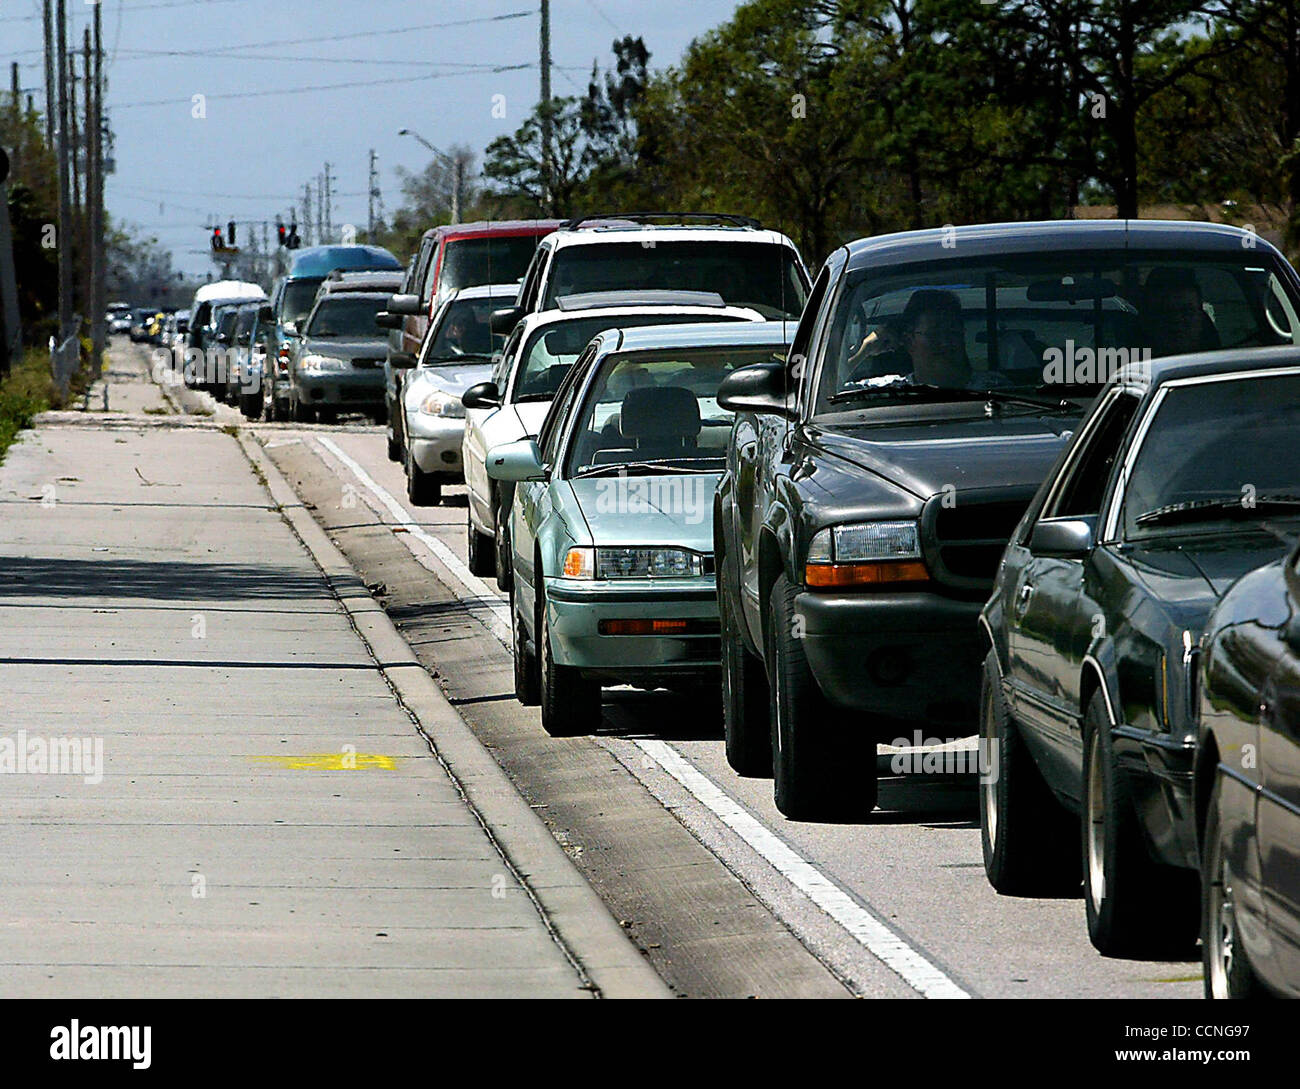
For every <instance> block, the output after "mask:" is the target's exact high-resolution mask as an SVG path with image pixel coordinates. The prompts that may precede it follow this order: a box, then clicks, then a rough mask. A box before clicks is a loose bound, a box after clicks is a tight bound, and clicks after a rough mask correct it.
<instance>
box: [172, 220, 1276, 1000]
mask: <svg viewBox="0 0 1300 1089" xmlns="http://www.w3.org/2000/svg"><path fill="white" fill-rule="evenodd" d="M209 287H210V289H211V290H209V289H204V290H208V295H207V296H206V297H205V298H203V299H199V298H198V297H196V301H195V306H194V307H193V308H192V310H191V313H190V315H189V317H190V331H189V336H190V339H191V343H192V344H197V345H200V346H203V345H205V344H211V345H214V346H217V347H219V348H229V349H232V350H233V351H234V353H235V355H234V358H235V363H234V364H233V367H232V368H231V370H228V371H227V372H226V374H225V375H224V376H223V378H224V382H225V385H224V386H223V387H222V389H223V391H224V392H225V393H226V394H227V395H228V396H229V397H231V398H232V399H234V402H235V403H238V404H239V406H240V408H241V409H242V410H243V411H244V412H245V414H246V415H250V416H253V415H257V414H262V415H265V417H266V418H268V419H286V418H293V419H296V420H298V421H301V422H310V421H312V420H322V421H328V420H330V419H333V418H336V416H337V414H338V413H340V412H344V411H359V412H364V413H366V414H367V415H370V416H372V417H373V418H374V419H376V420H383V419H386V420H387V424H388V430H387V436H386V439H387V446H388V455H389V457H390V458H392V459H393V460H395V461H400V462H401V463H402V465H403V468H404V471H405V476H406V484H407V494H408V497H409V498H410V500H411V502H412V503H413V504H415V505H417V506H421V505H428V504H435V503H438V502H440V500H441V497H442V489H443V486H444V485H446V484H448V483H453V482H459V481H461V480H464V482H465V483H466V485H467V491H468V504H467V513H466V533H467V543H468V556H469V564H470V567H471V569H472V571H473V572H474V573H475V574H477V575H479V576H482V577H492V576H495V578H496V580H497V584H498V586H499V587H500V588H501V589H502V590H504V591H507V592H508V593H509V595H510V614H511V618H512V634H513V640H512V642H513V657H514V675H515V694H516V696H517V698H518V699H519V700H520V701H521V702H523V703H525V704H528V705H540V708H541V721H542V725H543V727H544V728H545V729H546V730H547V731H548V732H549V733H551V734H554V735H557V736H564V735H572V734H578V733H584V732H590V731H592V730H594V729H595V728H596V727H597V725H598V724H599V722H600V715H601V698H602V697H601V692H602V688H603V687H606V686H611V685H625V684H626V685H633V686H638V687H645V688H670V689H675V690H679V691H684V692H688V693H691V694H693V695H697V696H698V695H704V696H705V697H707V699H708V700H709V701H710V702H711V703H716V705H717V707H718V712H719V716H720V718H721V720H722V726H723V732H724V736H725V746H726V755H727V759H728V762H729V763H730V765H731V766H732V767H733V768H734V769H735V770H736V771H737V772H738V773H739V774H741V775H746V776H771V777H772V779H773V795H774V800H775V802H776V805H777V807H778V809H779V810H780V811H781V812H782V813H783V814H785V815H786V816H787V817H789V818H791V819H797V820H837V821H846V820H848V821H852V820H866V819H868V817H869V814H870V813H871V811H872V810H873V809H874V807H875V805H876V802H877V791H878V781H877V780H878V777H877V751H878V747H879V745H880V744H881V743H882V742H886V741H889V740H890V739H892V738H897V737H899V736H906V735H907V734H908V733H909V732H911V731H912V729H913V728H923V729H924V731H925V733H927V734H930V733H934V732H936V731H940V732H946V733H947V734H948V735H949V736H950V737H952V738H960V737H963V736H969V735H971V734H977V738H978V745H979V747H980V750H981V753H982V755H983V756H984V758H985V761H984V763H983V764H982V765H981V766H987V767H988V768H989V769H990V771H991V773H989V774H984V775H981V783H980V791H979V797H980V803H979V804H980V823H981V840H982V847H983V856H984V865H985V871H986V873H987V876H988V879H989V881H990V883H991V884H992V885H993V887H994V888H996V889H997V890H998V891H999V892H1001V893H1004V894H1007V895H1043V894H1067V895H1078V894H1079V893H1080V892H1082V898H1083V900H1084V905H1085V917H1086V922H1087V927H1088V932H1089V936H1090V938H1091V940H1092V941H1093V943H1094V944H1095V945H1096V947H1097V948H1098V949H1099V950H1101V951H1102V952H1103V953H1106V954H1108V955H1126V956H1167V955H1180V954H1182V953H1183V952H1185V951H1186V950H1188V949H1189V948H1190V947H1192V946H1193V944H1194V942H1195V940H1196V939H1197V937H1198V936H1199V938H1200V941H1201V947H1202V958H1203V961H1204V965H1205V979H1206V991H1207V994H1209V995H1211V996H1215V997H1224V996H1234V995H1243V994H1250V993H1255V992H1256V991H1258V990H1260V989H1264V990H1267V991H1268V992H1270V993H1284V994H1300V884H1298V883H1297V877H1296V875H1297V874H1300V699H1297V696H1296V692H1297V691H1300V688H1297V683H1300V620H1297V619H1296V617H1297V615H1300V614H1297V612H1296V608H1297V599H1300V553H1298V552H1297V544H1298V542H1300V521H1297V519H1300V463H1297V462H1296V460H1295V456H1294V455H1293V454H1292V453H1291V446H1290V444H1288V442H1287V441H1286V440H1287V438H1288V437H1289V436H1290V435H1293V434H1295V433H1296V428H1295V424H1296V423H1300V347H1297V345H1300V277H1297V275H1296V273H1295V272H1294V270H1293V269H1292V268H1291V266H1290V265H1289V264H1288V263H1287V262H1286V261H1285V259H1284V258H1283V257H1282V256H1281V255H1280V254H1279V253H1278V252H1277V251H1276V250H1275V249H1274V248H1273V247H1271V246H1269V245H1268V244H1267V243H1265V242H1263V241H1262V240H1260V239H1258V238H1257V237H1256V236H1254V235H1253V234H1251V233H1250V232H1246V231H1239V230H1236V229H1233V228H1228V227H1222V226H1213V225H1207V224H1189V223H1154V222H1137V221H1132V222H1098V221H1091V222H1085V221H1077V222H1076V221H1071V222H1055V223H1038V224H1010V225H985V226H975V227H965V228H951V227H947V228H944V229H942V230H934V231H914V232H908V233H905V234H898V235H889V236H884V237H879V238H870V239H863V240H860V241H857V242H853V243H850V244H847V245H845V246H841V247H839V248H837V249H836V250H835V251H834V252H833V253H832V254H831V255H830V256H829V257H828V258H827V259H826V261H825V262H824V264H823V265H822V267H821V268H820V270H819V272H818V275H817V277H816V278H815V279H813V278H811V277H809V276H808V274H807V271H806V270H805V268H804V265H803V262H802V260H801V258H800V256H799V254H798V252H797V250H796V248H795V247H794V245H793V243H791V242H790V240H789V239H788V238H785V237H784V236H783V235H780V234H778V233H776V232H771V231H766V230H764V229H762V228H761V227H760V226H759V225H758V224H756V223H754V222H753V221H751V220H747V219H744V218H742V217H736V216H716V215H696V216H682V215H617V216H603V217H598V218H588V219H583V220H572V221H568V222H563V223H561V222H558V221H525V222H514V223H498V224H463V225H457V226H453V227H442V228H436V229H434V230H432V231H430V232H428V233H427V234H426V235H425V236H424V238H423V239H422V241H421V244H420V248H419V250H418V252H417V253H416V254H415V255H414V256H413V257H412V259H411V261H410V262H409V264H408V265H407V266H406V268H405V269H404V270H403V269H402V267H401V266H400V264H399V263H398V262H397V260H396V259H395V258H394V257H393V256H392V255H391V254H388V253H387V251H376V250H374V249H373V248H366V247H319V248H316V249H314V250H305V251H302V252H301V253H300V254H299V255H298V256H297V258H296V260H295V262H294V264H293V265H292V266H291V268H290V271H289V273H288V275H287V276H286V277H284V278H283V279H282V280H280V281H279V282H277V284H276V286H275V288H274V290H273V292H272V295H271V296H270V298H267V297H266V296H265V294H264V293H262V292H261V290H260V288H257V289H255V290H254V288H255V285H209ZM383 338H386V340H385V339H383ZM203 377H204V378H205V379H210V378H211V376H210V375H208V376H203Z"/></svg>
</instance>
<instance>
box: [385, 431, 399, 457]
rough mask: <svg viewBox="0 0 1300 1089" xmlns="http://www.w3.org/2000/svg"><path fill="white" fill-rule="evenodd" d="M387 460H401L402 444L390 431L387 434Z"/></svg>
mask: <svg viewBox="0 0 1300 1089" xmlns="http://www.w3.org/2000/svg"><path fill="white" fill-rule="evenodd" d="M388 460H389V461H401V460H402V444H401V442H400V441H399V440H398V438H397V436H396V435H394V434H393V432H392V430H391V429H390V430H389V432H388Z"/></svg>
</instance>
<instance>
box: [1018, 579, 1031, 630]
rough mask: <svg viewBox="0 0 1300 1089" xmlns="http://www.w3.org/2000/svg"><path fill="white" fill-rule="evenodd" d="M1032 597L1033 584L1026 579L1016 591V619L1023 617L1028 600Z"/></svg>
mask: <svg viewBox="0 0 1300 1089" xmlns="http://www.w3.org/2000/svg"><path fill="white" fill-rule="evenodd" d="M1033 596H1034V584H1033V583H1032V582H1030V581H1029V580H1028V579H1026V580H1025V581H1024V582H1022V583H1021V584H1020V589H1019V590H1017V591H1016V609H1015V611H1016V619H1017V620H1018V619H1020V617H1022V616H1024V615H1025V611H1026V610H1027V609H1028V608H1029V599H1030V598H1031V597H1033Z"/></svg>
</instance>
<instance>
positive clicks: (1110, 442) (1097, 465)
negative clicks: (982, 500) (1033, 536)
mask: <svg viewBox="0 0 1300 1089" xmlns="http://www.w3.org/2000/svg"><path fill="white" fill-rule="evenodd" d="M1137 406H1138V398H1137V396H1136V394H1132V393H1120V394H1117V395H1116V396H1114V397H1113V398H1112V399H1111V400H1110V401H1109V402H1108V403H1107V405H1106V406H1105V408H1103V409H1102V415H1101V417H1100V419H1098V420H1097V424H1096V426H1095V427H1094V428H1093V429H1091V431H1090V432H1089V434H1088V436H1087V438H1086V439H1085V440H1084V441H1085V446H1084V447H1083V449H1082V450H1080V451H1079V453H1078V456H1077V457H1075V458H1074V459H1073V461H1072V463H1071V466H1070V468H1069V469H1068V470H1067V472H1068V476H1067V477H1066V479H1065V480H1064V481H1063V482H1062V485H1061V490H1060V492H1059V493H1058V494H1057V498H1056V500H1055V501H1054V502H1053V503H1052V506H1051V508H1050V509H1049V510H1047V511H1045V512H1044V514H1043V517H1045V518H1084V517H1087V516H1088V515H1095V514H1098V513H1100V511H1101V501H1102V498H1103V493H1104V492H1105V491H1106V482H1107V481H1108V480H1109V479H1110V471H1111V468H1112V467H1113V466H1114V464H1115V459H1116V458H1117V457H1118V456H1119V452H1120V449H1121V447H1122V446H1123V443H1124V435H1125V433H1126V432H1127V431H1128V426H1129V424H1130V423H1131V422H1132V420H1133V414H1134V413H1135V412H1136V411H1137Z"/></svg>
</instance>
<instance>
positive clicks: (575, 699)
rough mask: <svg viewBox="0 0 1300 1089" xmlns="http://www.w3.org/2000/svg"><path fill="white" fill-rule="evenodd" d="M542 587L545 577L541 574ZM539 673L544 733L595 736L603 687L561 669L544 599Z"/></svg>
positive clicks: (571, 670)
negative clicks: (552, 642) (557, 660)
mask: <svg viewBox="0 0 1300 1089" xmlns="http://www.w3.org/2000/svg"><path fill="white" fill-rule="evenodd" d="M536 577H537V582H538V584H539V585H540V583H541V581H542V575H541V571H540V569H539V570H538V571H537V575H536ZM537 613H538V616H537V630H538V632H539V633H540V634H539V635H538V638H537V649H538V655H539V657H540V658H541V661H540V662H539V663H538V664H539V667H540V668H539V669H538V673H539V676H540V677H541V682H542V683H541V691H540V696H541V704H542V729H543V730H545V731H546V732H547V733H548V734H550V735H551V736H552V737H577V736H579V735H581V734H590V733H595V731H596V727H597V726H599V725H600V684H599V682H597V681H592V680H589V679H588V678H586V677H584V676H583V675H582V673H581V672H580V671H579V670H577V669H574V668H573V667H572V666H562V665H558V664H557V663H556V661H555V657H554V655H553V654H552V653H551V622H550V620H549V619H548V618H547V615H546V602H545V600H544V599H542V600H541V603H540V605H539V607H538V610H537Z"/></svg>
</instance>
